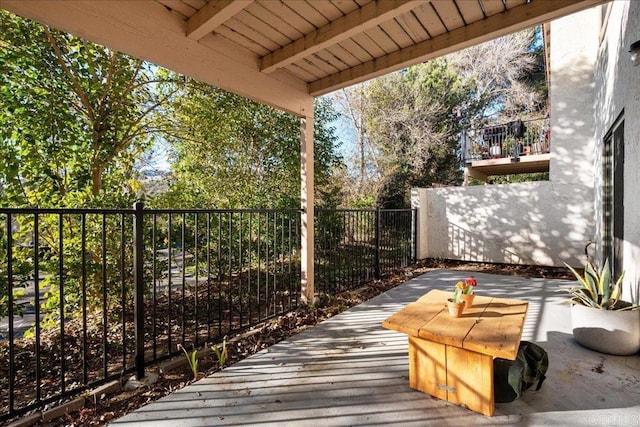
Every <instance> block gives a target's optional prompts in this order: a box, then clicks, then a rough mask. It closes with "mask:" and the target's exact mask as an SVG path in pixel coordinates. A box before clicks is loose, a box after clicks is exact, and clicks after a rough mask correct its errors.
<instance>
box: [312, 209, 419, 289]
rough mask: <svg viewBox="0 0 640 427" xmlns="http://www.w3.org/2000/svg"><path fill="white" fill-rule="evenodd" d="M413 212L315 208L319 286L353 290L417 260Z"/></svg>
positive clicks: (316, 275)
mask: <svg viewBox="0 0 640 427" xmlns="http://www.w3.org/2000/svg"><path fill="white" fill-rule="evenodd" d="M415 220H416V219H415V210H411V209H384V210H382V209H338V210H334V209H317V210H316V238H315V259H316V264H315V283H316V289H318V290H319V291H322V292H325V293H337V292H341V291H343V290H346V289H353V288H355V287H357V286H360V285H362V284H364V283H366V282H368V281H371V280H373V279H379V278H380V277H381V276H382V275H383V274H385V273H388V272H390V271H392V270H395V269H397V268H402V267H406V266H408V265H410V264H412V263H413V262H414V261H415V246H414V243H415V240H416V239H415V230H416V228H415Z"/></svg>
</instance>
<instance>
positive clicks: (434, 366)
mask: <svg viewBox="0 0 640 427" xmlns="http://www.w3.org/2000/svg"><path fill="white" fill-rule="evenodd" d="M446 360H447V356H446V347H445V346H444V345H443V344H438V343H435V342H431V341H425V340H421V339H419V338H414V337H411V336H410V337H409V387H411V388H413V389H415V390H420V391H422V392H424V393H429V394H430V395H432V396H434V397H437V398H438V399H442V400H447V389H445V388H443V387H441V385H442V384H447V366H446V363H447V362H446Z"/></svg>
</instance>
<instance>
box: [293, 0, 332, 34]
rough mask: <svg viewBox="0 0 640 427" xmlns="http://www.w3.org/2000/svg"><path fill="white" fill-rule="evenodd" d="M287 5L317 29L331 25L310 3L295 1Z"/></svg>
mask: <svg viewBox="0 0 640 427" xmlns="http://www.w3.org/2000/svg"><path fill="white" fill-rule="evenodd" d="M286 3H287V6H289V7H290V8H291V9H292V10H294V11H295V12H296V13H297V14H298V15H300V16H303V17H304V19H306V20H307V21H309V22H310V23H311V24H313V25H314V26H315V27H316V29H317V28H320V27H323V26H325V25H327V24H329V21H328V20H327V18H325V17H324V15H322V14H321V13H320V12H318V10H317V9H316V8H315V7H313V6H311V5H310V4H309V2H308V1H301V0H293V1H288V2H286Z"/></svg>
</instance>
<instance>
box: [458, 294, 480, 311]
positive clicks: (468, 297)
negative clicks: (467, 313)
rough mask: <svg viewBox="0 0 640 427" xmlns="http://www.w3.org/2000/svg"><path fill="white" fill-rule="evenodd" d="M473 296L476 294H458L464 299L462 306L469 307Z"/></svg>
mask: <svg viewBox="0 0 640 427" xmlns="http://www.w3.org/2000/svg"><path fill="white" fill-rule="evenodd" d="M475 296H476V294H462V295H460V297H461V298H462V300H463V301H464V308H471V306H472V305H473V297H475Z"/></svg>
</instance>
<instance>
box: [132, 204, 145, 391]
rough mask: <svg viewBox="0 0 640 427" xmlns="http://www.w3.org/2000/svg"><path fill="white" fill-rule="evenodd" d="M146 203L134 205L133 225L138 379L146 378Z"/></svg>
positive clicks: (136, 365)
mask: <svg viewBox="0 0 640 427" xmlns="http://www.w3.org/2000/svg"><path fill="white" fill-rule="evenodd" d="M143 208H144V203H142V202H136V203H134V204H133V209H134V210H135V214H134V215H135V217H134V218H135V219H134V223H133V289H134V300H133V303H134V306H135V307H134V330H135V340H136V351H135V367H136V378H137V379H142V378H144V281H143V278H142V275H143V271H144V264H143V262H144V242H143V238H144V234H143V225H144V217H143Z"/></svg>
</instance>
